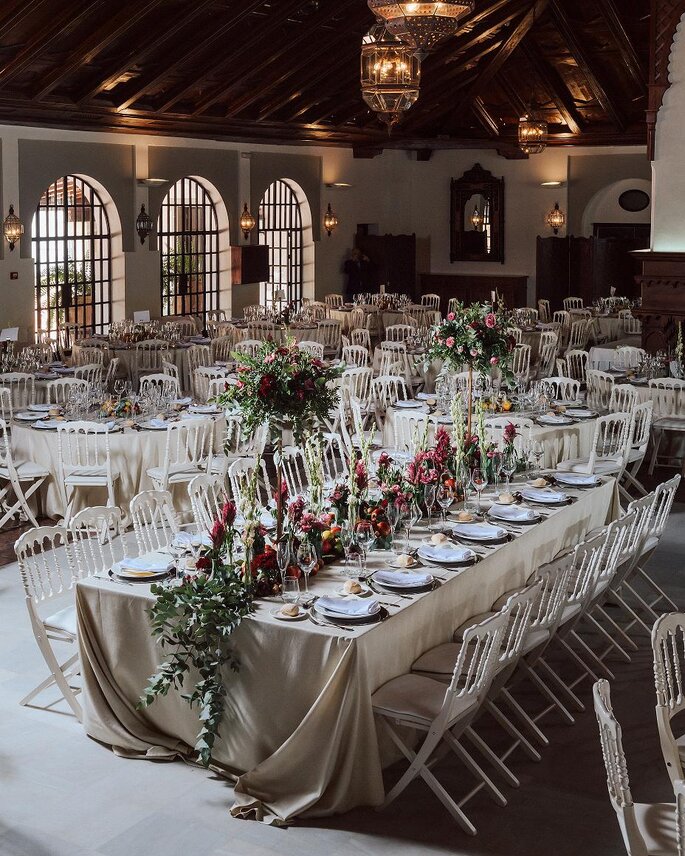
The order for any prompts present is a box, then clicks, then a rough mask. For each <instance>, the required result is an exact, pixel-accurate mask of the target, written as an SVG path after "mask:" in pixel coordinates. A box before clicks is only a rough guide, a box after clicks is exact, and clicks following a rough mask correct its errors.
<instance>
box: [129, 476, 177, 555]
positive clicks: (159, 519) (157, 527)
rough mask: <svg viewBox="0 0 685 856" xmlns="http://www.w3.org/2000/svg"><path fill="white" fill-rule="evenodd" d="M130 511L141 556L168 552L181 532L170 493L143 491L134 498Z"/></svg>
mask: <svg viewBox="0 0 685 856" xmlns="http://www.w3.org/2000/svg"><path fill="white" fill-rule="evenodd" d="M129 509H130V513H131V522H132V524H133V531H134V532H135V535H136V542H137V544H138V551H139V553H140V555H144V554H145V553H154V552H156V551H158V550H166V549H167V548H168V547H169V545H170V544H171V542H172V541H173V539H174V536H175V535H177V534H178V532H179V526H178V517H177V514H176V511H175V509H174V501H173V499H172V497H171V494H170V493H169V491H168V490H144V491H141V492H140V493H138V494H136V495H135V496H134V497H133V499H132V500H131V504H130V506H129Z"/></svg>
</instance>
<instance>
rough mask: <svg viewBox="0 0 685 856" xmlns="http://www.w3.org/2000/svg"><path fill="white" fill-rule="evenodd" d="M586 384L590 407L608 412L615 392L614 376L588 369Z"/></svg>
mask: <svg viewBox="0 0 685 856" xmlns="http://www.w3.org/2000/svg"><path fill="white" fill-rule="evenodd" d="M586 382H587V403H588V405H589V406H590V407H596V408H597V409H599V410H606V409H607V408H608V407H609V402H610V401H611V396H612V393H613V391H614V383H615V381H614V376H613V375H612V374H609V373H608V372H601V371H599V370H598V369H588V370H587V381H586Z"/></svg>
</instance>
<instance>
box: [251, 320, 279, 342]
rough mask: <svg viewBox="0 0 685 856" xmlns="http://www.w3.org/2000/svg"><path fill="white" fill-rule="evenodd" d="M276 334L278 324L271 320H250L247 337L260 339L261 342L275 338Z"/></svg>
mask: <svg viewBox="0 0 685 856" xmlns="http://www.w3.org/2000/svg"><path fill="white" fill-rule="evenodd" d="M275 335H276V325H275V324H273V323H272V322H271V321H248V322H247V338H248V339H258V340H259V341H260V342H266V341H268V340H273V338H274V336H275Z"/></svg>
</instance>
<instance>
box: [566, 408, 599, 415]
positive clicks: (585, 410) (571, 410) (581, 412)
mask: <svg viewBox="0 0 685 856" xmlns="http://www.w3.org/2000/svg"><path fill="white" fill-rule="evenodd" d="M566 413H567V414H568V415H569V416H594V415H595V412H594V410H588V408H587V407H567V408H566Z"/></svg>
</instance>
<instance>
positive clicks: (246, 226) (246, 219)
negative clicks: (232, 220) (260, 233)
mask: <svg viewBox="0 0 685 856" xmlns="http://www.w3.org/2000/svg"><path fill="white" fill-rule="evenodd" d="M256 225H257V221H256V220H255V218H254V217H253V216H252V214H250V211H249V209H248V207H247V202H246V203H245V204H244V205H243V213H242V214H241V215H240V228H241V229H242V230H243V238H245V240H246V241H247V239H248V238H249V237H250V232H251V231H252V230H253V229H254V227H255V226H256Z"/></svg>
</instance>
